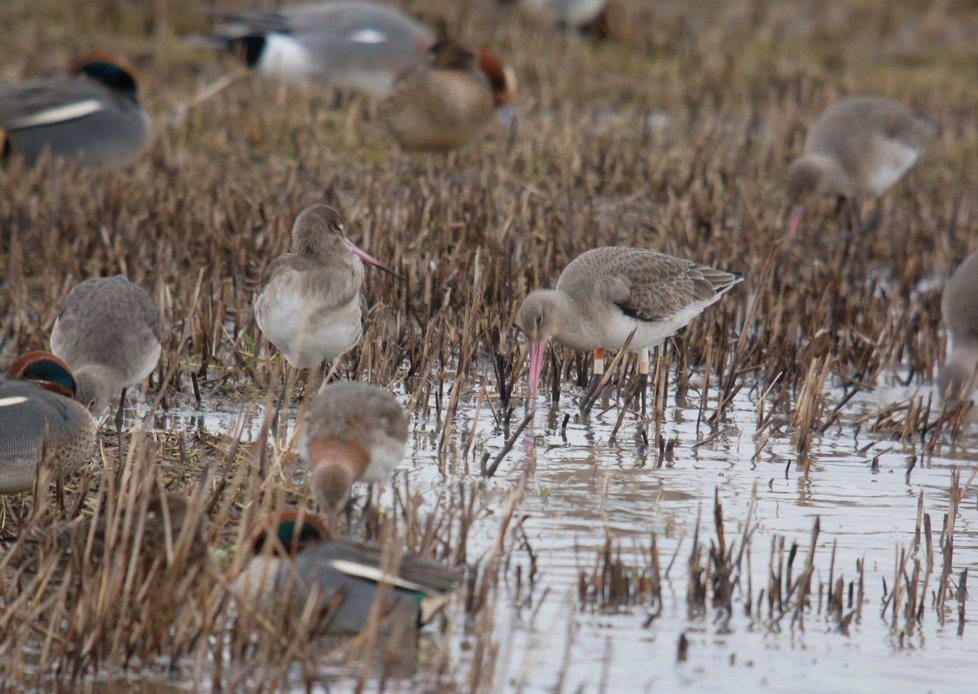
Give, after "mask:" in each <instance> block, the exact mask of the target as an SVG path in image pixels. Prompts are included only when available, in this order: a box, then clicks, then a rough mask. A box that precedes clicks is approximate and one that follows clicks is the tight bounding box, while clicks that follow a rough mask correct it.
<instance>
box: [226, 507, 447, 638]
mask: <svg viewBox="0 0 978 694" xmlns="http://www.w3.org/2000/svg"><path fill="white" fill-rule="evenodd" d="M248 551H249V553H250V555H251V556H250V559H249V561H248V563H247V565H246V566H245V568H244V570H243V571H242V572H241V573H240V574H239V575H238V577H237V579H236V580H235V582H234V587H233V590H234V593H235V595H236V597H237V598H238V600H239V601H240V602H241V603H242V605H244V606H249V607H251V608H253V609H258V610H261V611H271V612H272V613H276V612H280V611H281V610H283V609H289V610H295V612H296V613H297V614H298V613H301V612H302V611H303V609H304V608H305V606H306V604H307V601H308V600H314V601H315V602H316V608H317V609H316V612H315V617H314V623H313V624H311V629H312V630H313V631H315V632H317V633H323V634H355V633H358V632H359V631H360V630H361V629H363V627H364V626H365V625H366V624H367V622H368V621H369V618H370V613H371V610H372V608H373V606H374V603H375V601H376V600H381V601H382V603H381V605H380V616H381V618H382V619H383V620H384V622H385V623H393V622H401V623H408V624H413V625H417V626H418V627H420V626H422V625H424V624H426V623H427V622H429V621H430V620H431V619H432V618H433V617H434V615H435V614H437V612H438V611H439V610H440V609H441V608H442V607H444V605H445V604H446V603H447V601H448V599H449V597H450V595H451V592H452V591H453V590H454V589H455V588H456V587H457V586H458V584H459V582H460V580H461V576H460V572H458V571H456V570H453V569H450V568H449V567H447V566H445V565H443V564H441V563H439V562H435V561H432V560H429V559H423V558H421V557H415V556H410V555H405V556H402V557H401V558H400V561H399V562H396V561H393V560H395V559H396V557H395V556H391V555H389V553H388V552H386V551H385V550H384V549H382V548H380V547H377V546H375V545H369V544H365V543H360V542H354V541H351V540H342V539H338V538H331V537H330V536H329V531H327V530H326V528H325V526H323V525H322V524H321V523H320V522H319V521H318V520H316V519H315V518H314V517H312V516H309V515H306V514H305V513H304V512H295V511H284V512H281V513H278V514H276V515H273V516H270V517H268V518H267V519H265V521H264V522H262V523H261V524H260V525H259V527H258V529H257V530H256V532H255V533H254V535H253V539H252V542H251V546H250V547H249V548H248Z"/></svg>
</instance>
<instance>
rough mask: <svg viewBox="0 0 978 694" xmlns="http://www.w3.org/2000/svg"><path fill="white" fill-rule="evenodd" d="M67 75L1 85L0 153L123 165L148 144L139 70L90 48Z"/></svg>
mask: <svg viewBox="0 0 978 694" xmlns="http://www.w3.org/2000/svg"><path fill="white" fill-rule="evenodd" d="M68 73H69V76H67V77H54V78H46V79H44V78H42V79H32V80H27V81H25V82H21V83H19V84H11V85H0V154H2V155H3V156H14V155H18V154H20V155H23V156H24V157H26V158H27V159H28V160H29V161H32V162H33V161H36V160H37V159H39V158H40V157H41V156H42V155H44V154H45V153H47V152H49V153H50V154H51V155H52V156H53V157H62V158H65V159H70V160H74V161H77V162H78V163H80V164H82V165H84V166H97V167H109V168H111V167H120V166H125V165H127V164H130V163H131V162H133V161H134V160H135V159H136V158H138V157H139V155H140V154H142V152H143V150H144V149H145V148H146V146H147V144H148V143H149V120H148V119H147V117H146V114H145V112H144V111H143V109H142V106H141V104H140V101H139V89H138V87H137V84H136V73H135V71H134V70H133V69H132V68H131V67H130V66H128V65H126V63H124V62H122V61H121V60H119V59H118V58H115V57H113V56H110V55H106V54H104V53H89V54H87V55H85V56H83V57H82V58H81V59H79V60H78V61H77V62H76V63H74V64H73V65H72V66H71V67H70V68H69V70H68Z"/></svg>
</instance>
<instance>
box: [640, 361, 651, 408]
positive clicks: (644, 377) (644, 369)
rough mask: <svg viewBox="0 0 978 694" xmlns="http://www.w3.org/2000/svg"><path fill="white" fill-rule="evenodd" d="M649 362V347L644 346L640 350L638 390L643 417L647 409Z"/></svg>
mask: <svg viewBox="0 0 978 694" xmlns="http://www.w3.org/2000/svg"><path fill="white" fill-rule="evenodd" d="M649 362H650V359H649V348H648V347H643V348H642V349H640V350H639V351H638V392H639V400H640V402H641V403H642V416H643V417H644V416H645V411H646V392H647V391H648V389H649V366H650V364H649Z"/></svg>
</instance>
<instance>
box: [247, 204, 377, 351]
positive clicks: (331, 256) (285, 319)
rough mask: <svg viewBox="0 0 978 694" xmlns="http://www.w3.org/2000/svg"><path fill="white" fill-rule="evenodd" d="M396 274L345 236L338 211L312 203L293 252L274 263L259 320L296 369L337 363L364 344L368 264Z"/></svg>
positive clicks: (299, 221)
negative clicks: (365, 270)
mask: <svg viewBox="0 0 978 694" xmlns="http://www.w3.org/2000/svg"><path fill="white" fill-rule="evenodd" d="M362 261H366V262H367V263H369V264H370V265H373V266H375V267H378V268H381V269H382V270H386V271H387V272H391V270H390V268H388V267H387V266H386V265H384V264H383V263H381V262H380V261H379V260H376V259H375V258H373V257H371V256H370V255H368V254H367V253H365V252H364V251H362V250H360V249H359V248H357V247H356V245H354V243H353V242H352V241H350V240H349V239H347V238H346V237H345V236H343V221H342V219H340V215H339V213H338V212H337V211H336V210H334V209H333V208H332V207H329V206H327V205H313V206H312V207H308V208H306V209H305V210H303V211H302V212H301V213H300V214H299V216H298V217H296V218H295V224H293V226H292V252H291V253H286V254H285V255H281V256H279V257H278V258H276V259H275V260H273V261H272V262H271V264H270V265H269V266H268V269H267V270H266V271H265V275H264V277H263V278H262V283H261V288H260V289H259V291H258V297H257V298H256V299H255V320H256V321H257V322H258V327H259V329H260V330H261V331H262V333H263V334H264V335H265V337H267V338H268V340H269V342H271V343H272V344H273V345H275V346H276V347H278V348H279V349H280V350H282V353H283V354H284V355H285V358H286V360H287V361H288V362H289V364H291V365H292V366H294V367H295V368H297V369H309V368H312V367H315V366H320V365H321V364H322V363H323V362H324V361H325V362H332V361H334V360H336V359H338V358H339V357H340V356H342V355H343V354H345V353H346V352H348V351H350V350H351V349H353V347H354V346H355V345H356V344H357V342H358V341H359V340H360V336H361V334H362V333H363V326H362V325H361V324H360V320H361V316H362V314H363V308H364V307H363V304H364V299H363V295H362V294H361V291H360V288H361V285H362V284H363V262H362Z"/></svg>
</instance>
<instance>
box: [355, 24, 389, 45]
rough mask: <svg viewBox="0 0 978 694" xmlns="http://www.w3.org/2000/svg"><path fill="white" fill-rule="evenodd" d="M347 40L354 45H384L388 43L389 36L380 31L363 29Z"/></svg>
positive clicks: (369, 28) (368, 28)
mask: <svg viewBox="0 0 978 694" xmlns="http://www.w3.org/2000/svg"><path fill="white" fill-rule="evenodd" d="M347 38H348V39H349V40H350V41H351V42H352V43H384V42H385V41H387V34H385V33H384V32H382V31H380V30H379V29H373V28H371V27H364V28H363V29H357V30H356V31H354V32H352V33H350V35H349V36H347Z"/></svg>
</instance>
